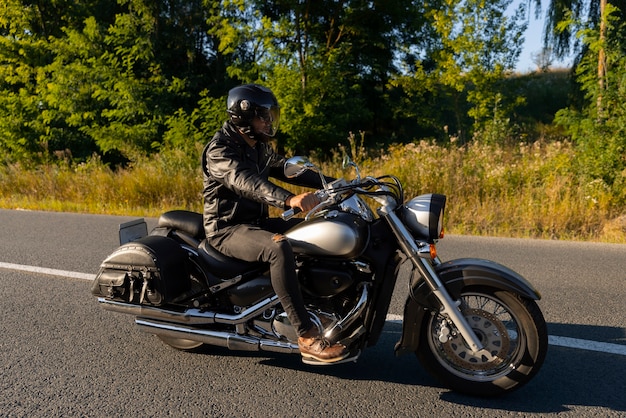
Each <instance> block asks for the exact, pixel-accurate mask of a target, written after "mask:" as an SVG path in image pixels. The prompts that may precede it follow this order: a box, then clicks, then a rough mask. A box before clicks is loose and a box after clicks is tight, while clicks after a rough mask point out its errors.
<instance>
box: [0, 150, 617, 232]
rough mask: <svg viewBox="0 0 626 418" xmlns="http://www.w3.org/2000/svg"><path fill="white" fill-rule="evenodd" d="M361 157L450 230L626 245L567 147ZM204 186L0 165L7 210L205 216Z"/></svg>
mask: <svg viewBox="0 0 626 418" xmlns="http://www.w3.org/2000/svg"><path fill="white" fill-rule="evenodd" d="M354 157H356V159H357V160H359V163H360V166H361V171H362V174H364V175H381V174H395V175H397V176H398V177H400V179H401V180H402V181H403V183H404V185H405V191H406V196H407V197H411V196H414V195H417V194H421V193H430V192H436V193H443V194H446V195H447V196H448V204H447V213H446V230H447V232H449V233H454V234H472V235H492V236H510V237H528V238H545V239H570V240H590V241H605V242H618V243H625V242H626V210H625V209H624V208H623V207H620V206H619V205H616V204H615V199H616V196H614V194H615V193H614V192H612V191H611V189H610V188H608V187H606V185H604V184H603V183H602V182H599V181H595V182H590V183H582V182H581V181H580V180H579V179H578V178H577V176H575V175H574V174H572V172H573V170H572V161H573V159H574V158H575V153H574V149H573V147H572V146H571V145H570V144H569V143H566V142H550V143H541V142H536V143H534V144H530V145H529V144H524V143H522V144H518V145H515V146H507V147H503V146H496V145H484V144H478V143H472V144H469V145H467V146H464V147H456V146H449V147H445V146H440V145H435V144H432V143H429V142H419V143H413V144H408V145H397V146H392V147H390V148H389V149H387V150H385V151H384V152H383V153H382V154H381V155H379V156H377V157H375V158H367V157H366V156H362V155H356V156H354ZM323 166H324V170H325V171H326V172H327V174H329V175H334V176H342V175H345V176H346V177H348V176H350V175H352V174H353V173H350V172H345V173H344V172H343V171H342V169H341V167H340V165H339V163H325V164H323ZM201 188H202V182H201V174H200V169H199V167H198V168H197V169H195V168H194V169H190V168H176V167H174V165H172V164H168V163H167V162H166V161H164V160H163V159H161V158H159V157H153V158H152V159H151V160H147V161H142V162H141V163H138V164H135V166H134V167H131V168H129V169H124V170H118V171H115V172H113V171H111V170H109V169H108V168H107V167H105V166H104V165H103V164H101V163H100V162H99V161H97V160H95V161H92V162H90V163H87V164H82V165H78V166H62V167H59V166H56V165H49V166H44V167H40V168H39V169H37V170H35V171H28V170H23V169H21V168H20V167H18V166H8V167H4V168H0V207H3V208H23V209H38V210H52V211H72V212H85V213H107V214H118V215H121V214H123V215H133V216H147V217H150V216H158V214H160V213H161V212H163V211H165V210H169V209H175V208H178V209H181V208H184V209H189V210H194V211H200V210H201V207H202V201H201ZM619 198H620V199H623V196H620V197H619Z"/></svg>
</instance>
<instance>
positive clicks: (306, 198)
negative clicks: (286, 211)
mask: <svg viewBox="0 0 626 418" xmlns="http://www.w3.org/2000/svg"><path fill="white" fill-rule="evenodd" d="M319 203H320V199H319V198H318V197H317V195H316V194H315V193H311V192H307V193H302V194H299V195H296V196H291V197H289V198H288V199H287V201H285V204H286V205H287V206H290V207H292V208H298V209H300V210H302V211H303V212H307V211H310V210H311V209H313V208H314V207H315V206H317V205H318V204H319Z"/></svg>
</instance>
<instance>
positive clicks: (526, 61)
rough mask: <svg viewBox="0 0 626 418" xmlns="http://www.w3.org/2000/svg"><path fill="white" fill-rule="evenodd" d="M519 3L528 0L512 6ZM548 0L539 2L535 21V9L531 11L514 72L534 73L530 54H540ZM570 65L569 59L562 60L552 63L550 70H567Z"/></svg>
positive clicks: (534, 65) (516, 2) (518, 0)
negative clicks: (539, 10)
mask: <svg viewBox="0 0 626 418" xmlns="http://www.w3.org/2000/svg"><path fill="white" fill-rule="evenodd" d="M520 1H528V0H515V2H514V4H515V5H516V4H519V2H520ZM548 1H549V0H541V18H540V19H535V9H534V7H533V8H532V9H531V15H530V21H529V22H528V29H526V33H524V38H525V39H526V40H525V42H524V48H523V50H522V53H521V55H520V57H519V61H518V62H517V66H516V67H515V70H516V71H517V72H520V73H527V72H531V71H535V70H536V69H537V65H536V64H535V63H534V62H533V59H532V54H537V53H538V52H541V50H542V48H543V25H544V17H545V15H546V10H547V8H548ZM571 63H572V59H571V58H567V59H564V60H562V61H554V62H553V63H552V66H551V68H567V67H570V66H571Z"/></svg>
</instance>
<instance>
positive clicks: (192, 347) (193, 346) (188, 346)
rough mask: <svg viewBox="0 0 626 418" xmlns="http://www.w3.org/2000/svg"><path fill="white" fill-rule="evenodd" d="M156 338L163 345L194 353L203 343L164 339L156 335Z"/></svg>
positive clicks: (180, 339)
mask: <svg viewBox="0 0 626 418" xmlns="http://www.w3.org/2000/svg"><path fill="white" fill-rule="evenodd" d="M157 337H158V338H159V340H161V341H163V342H164V343H165V344H167V345H169V346H170V347H172V348H175V349H177V350H180V351H196V350H197V349H199V348H200V347H202V345H203V343H201V342H198V341H193V340H186V339H184V338H172V337H165V336H163V335H157Z"/></svg>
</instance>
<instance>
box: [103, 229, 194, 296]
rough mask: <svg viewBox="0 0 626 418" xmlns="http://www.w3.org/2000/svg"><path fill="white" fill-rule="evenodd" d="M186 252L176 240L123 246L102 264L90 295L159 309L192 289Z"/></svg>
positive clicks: (140, 241) (159, 238)
mask: <svg viewBox="0 0 626 418" xmlns="http://www.w3.org/2000/svg"><path fill="white" fill-rule="evenodd" d="M186 259H187V253H186V252H185V250H183V249H182V248H181V247H180V245H178V244H177V243H176V241H174V240H172V239H170V238H167V237H162V236H152V235H150V236H147V237H143V238H140V239H138V240H137V241H132V242H129V243H126V244H124V245H122V246H120V247H119V248H118V249H117V250H115V251H114V252H113V253H112V254H111V255H110V256H108V257H107V258H106V259H105V260H104V261H103V262H102V264H101V265H100V271H99V272H98V274H97V276H96V278H95V280H94V282H93V286H92V288H91V293H93V294H94V295H95V296H98V297H104V298H107V299H113V300H116V301H121V302H129V303H141V304H147V305H154V306H160V305H163V304H165V303H168V302H172V301H173V300H174V299H175V298H176V297H177V296H180V295H181V294H182V293H184V292H185V291H187V290H189V288H190V285H191V282H190V279H189V274H188V272H187V269H186V263H185V261H186Z"/></svg>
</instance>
